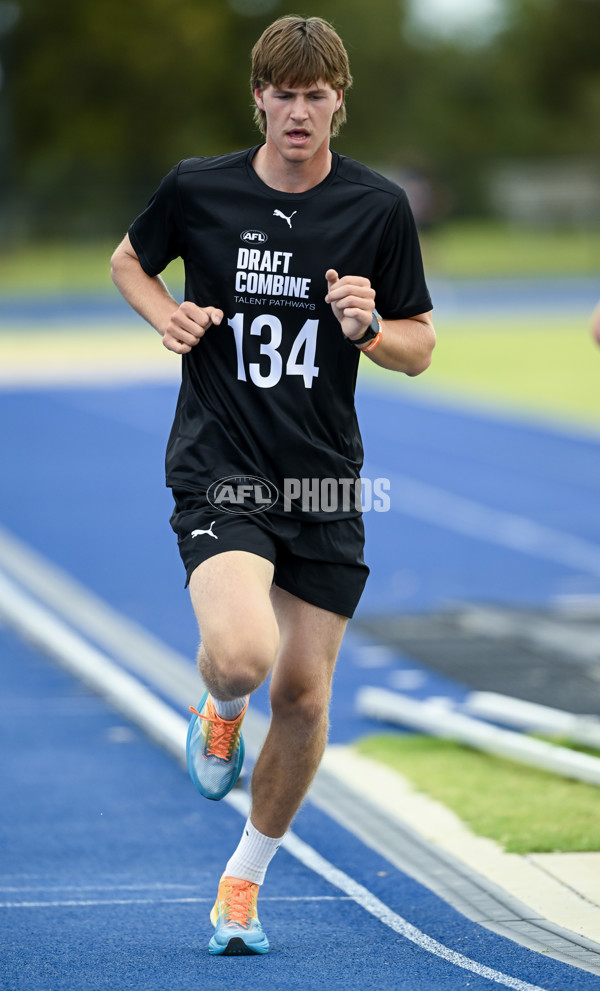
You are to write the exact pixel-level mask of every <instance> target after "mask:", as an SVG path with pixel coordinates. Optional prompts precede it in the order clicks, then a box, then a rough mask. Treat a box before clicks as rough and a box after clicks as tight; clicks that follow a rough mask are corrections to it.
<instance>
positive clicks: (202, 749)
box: [185, 692, 248, 802]
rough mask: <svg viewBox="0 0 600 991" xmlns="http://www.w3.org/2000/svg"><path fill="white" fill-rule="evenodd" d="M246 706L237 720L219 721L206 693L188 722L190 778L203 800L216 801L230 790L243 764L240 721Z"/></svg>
mask: <svg viewBox="0 0 600 991" xmlns="http://www.w3.org/2000/svg"><path fill="white" fill-rule="evenodd" d="M247 708H248V703H246V705H245V706H244V708H243V710H242V711H241V712H240V714H239V716H238V717H237V719H221V717H220V716H218V715H217V713H216V711H215V707H214V705H213V700H212V699H211V697H210V695H209V694H208V692H205V693H204V695H203V696H202V699H201V701H200V702H199V703H198V708H197V709H195V708H194V707H193V706H190V711H191V712H193V713H194V715H193V716H192V718H191V720H190V725H189V728H188V734H187V743H186V751H185V752H186V758H187V766H188V771H189V772H190V778H191V779H192V781H193V782H194V784H195V786H196V788H197V789H198V791H199V792H200V794H201V795H204V797H205V798H210V799H212V800H213V801H214V802H218V801H219V800H220V799H221V798H224V797H225V795H226V794H227V793H228V792H230V791H231V789H232V788H233V786H234V785H235V783H236V781H237V779H238V778H239V776H240V771H241V770H242V764H243V762H244V738H243V736H242V720H243V718H244V716H245V714H246V709H247Z"/></svg>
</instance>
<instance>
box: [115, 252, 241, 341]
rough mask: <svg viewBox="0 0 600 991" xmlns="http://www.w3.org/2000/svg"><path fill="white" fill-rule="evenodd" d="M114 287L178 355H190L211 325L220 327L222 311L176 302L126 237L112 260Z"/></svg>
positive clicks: (188, 302)
mask: <svg viewBox="0 0 600 991" xmlns="http://www.w3.org/2000/svg"><path fill="white" fill-rule="evenodd" d="M111 275H112V280H113V282H114V284H115V285H116V287H117V289H118V290H119V292H120V293H121V295H122V296H124V298H125V299H126V300H127V302H128V303H129V305H130V306H132V307H133V309H134V310H135V311H136V313H139V314H140V316H142V317H143V318H144V320H147V321H148V323H149V324H151V325H152V326H153V327H154V328H155V330H157V331H158V333H159V334H160V335H161V337H162V339H163V344H164V346H165V347H166V348H168V350H169V351H174V352H175V353H176V354H187V353H188V351H191V350H192V348H193V347H194V346H195V345H196V344H197V343H198V341H199V340H200V338H201V337H203V336H204V334H205V332H206V330H207V329H208V327H210V325H211V324H217V325H218V324H220V323H221V320H222V319H223V311H222V310H219V309H217V308H216V307H214V306H206V307H202V306H197V305H196V303H192V302H190V301H189V300H186V301H185V302H184V303H181V304H179V303H178V302H177V300H175V299H173V297H172V296H171V293H170V292H169V290H168V289H167V287H166V285H165V283H164V282H163V280H162V279H161V277H160V276H159V275H155V276H150V275H146V273H145V272H144V270H143V268H142V266H141V265H140V261H139V258H138V256H137V254H136V252H135V250H134V247H133V245H132V243H131V241H130V239H129V235H128V234H126V235H125V237H124V238H123V240H122V241H121V243H120V245H119V246H118V248H117V249H116V251H115V252H114V253H113V256H112V258H111Z"/></svg>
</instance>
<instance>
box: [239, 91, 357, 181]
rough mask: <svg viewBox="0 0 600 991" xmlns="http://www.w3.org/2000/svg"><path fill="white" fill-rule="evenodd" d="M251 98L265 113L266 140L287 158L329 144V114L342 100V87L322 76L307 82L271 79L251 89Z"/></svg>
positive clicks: (308, 153) (304, 156)
mask: <svg viewBox="0 0 600 991" xmlns="http://www.w3.org/2000/svg"><path fill="white" fill-rule="evenodd" d="M254 99H255V100H256V103H257V106H258V107H259V109H260V110H264V111H265V114H266V117H267V142H268V143H272V144H274V145H275V147H276V148H277V150H278V152H279V153H280V154H281V155H282V156H283V157H284V158H285V159H287V160H288V161H295V162H302V161H306V160H308V159H310V158H312V157H313V156H314V155H315V154H316V153H317V152H318V151H319V150H320V149H322V148H323V146H324V145H326V147H327V148H328V147H329V135H330V131H331V118H332V117H333V115H334V113H335V111H336V110H338V109H339V108H340V106H341V104H342V99H343V92H342V90H335V89H333V87H332V86H330V85H329V83H326V82H324V81H323V80H322V79H320V80H318V81H317V82H316V83H313V84H311V85H310V86H298V87H293V88H292V87H288V86H286V85H285V84H284V85H283V86H281V87H275V86H272V85H271V84H270V83H269V85H268V86H265V88H264V89H263V90H260V89H257V90H255V91H254Z"/></svg>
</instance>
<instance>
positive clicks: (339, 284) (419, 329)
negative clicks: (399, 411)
mask: <svg viewBox="0 0 600 991" xmlns="http://www.w3.org/2000/svg"><path fill="white" fill-rule="evenodd" d="M325 277H326V279H327V295H326V297H325V300H326V302H327V303H330V304H331V308H332V310H333V312H334V314H335V316H336V317H337V319H338V320H339V322H340V324H341V327H342V332H343V333H344V335H345V336H346V337H347V338H348V340H349V341H355V340H360V338H361V337H363V336H364V334H365V332H366V331H367V329H368V328H369V326H370V325H371V320H372V319H373V310H374V309H375V307H376V301H375V290H374V289H373V287H372V286H371V283H370V282H369V280H368V279H365V278H363V277H362V276H355V275H345V276H343V278H341V279H340V277H339V276H338V274H337V272H336V271H335V270H334V269H329V270H328V271H327V273H326V276H325ZM373 345H375V346H373ZM434 347H435V330H434V328H433V321H432V319H431V312H428V313H419V314H418V315H417V316H413V317H409V318H407V319H404V320H385V319H382V321H381V337H380V338H379V340H378V341H377V342H375V341H373V342H372V343H371V344H370V345H367V347H366V348H364V349H361V350H364V351H365V354H366V355H367V357H369V358H370V359H371V361H373V362H375V364H376V365H380V366H381V367H382V368H389V369H391V370H392V371H395V372H404V374H405V375H411V376H414V375H420V374H421V372H424V371H425V369H426V368H429V365H430V364H431V355H432V352H433V349H434ZM367 348H368V350H367Z"/></svg>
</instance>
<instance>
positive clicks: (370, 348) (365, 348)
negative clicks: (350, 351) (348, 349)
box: [354, 330, 383, 351]
mask: <svg viewBox="0 0 600 991" xmlns="http://www.w3.org/2000/svg"><path fill="white" fill-rule="evenodd" d="M382 337H383V331H381V330H380V331H379V333H378V335H377V337H374V338H373V340H372V341H369V343H368V344H364V345H362V347H361V345H360V344H355V345H354V346H355V347H357V348H358V350H359V351H374V350H375V348H376V347H377V345H378V344H379V342H380V340H381V338H382Z"/></svg>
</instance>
